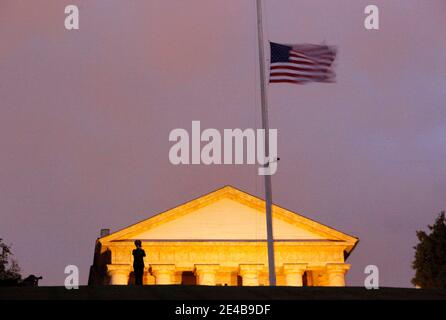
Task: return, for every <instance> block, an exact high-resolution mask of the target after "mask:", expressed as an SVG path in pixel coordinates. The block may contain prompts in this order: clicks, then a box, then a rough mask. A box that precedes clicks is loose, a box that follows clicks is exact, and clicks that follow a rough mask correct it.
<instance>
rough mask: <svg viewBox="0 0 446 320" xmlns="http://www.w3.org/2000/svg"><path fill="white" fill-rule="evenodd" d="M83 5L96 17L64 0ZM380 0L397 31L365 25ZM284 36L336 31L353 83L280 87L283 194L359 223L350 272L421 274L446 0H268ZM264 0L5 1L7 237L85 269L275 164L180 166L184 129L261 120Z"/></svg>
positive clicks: (278, 199)
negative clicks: (419, 246) (177, 152)
mask: <svg viewBox="0 0 446 320" xmlns="http://www.w3.org/2000/svg"><path fill="white" fill-rule="evenodd" d="M68 4H76V5H78V6H79V9H80V30H76V31H67V30H65V28H64V18H65V14H64V8H65V6H66V5H68ZM368 4H376V5H378V7H379V9H380V30H379V31H367V30H365V29H364V27H363V21H364V18H365V15H364V13H363V12H364V8H365V6H366V5H368ZM265 13H266V18H265V29H266V31H267V38H268V39H269V40H271V41H276V42H284V43H306V42H309V43H321V42H323V41H325V42H326V43H327V44H333V45H337V46H338V49H339V59H338V61H337V69H336V71H337V83H335V84H309V85H305V86H295V85H288V84H281V85H280V84H275V85H272V86H270V87H269V103H270V126H271V127H272V128H277V129H278V131H279V145H278V151H279V156H280V157H281V160H280V164H279V166H278V172H277V173H276V174H275V175H274V176H273V197H274V202H275V203H277V204H280V205H281V206H283V207H285V208H288V209H290V210H293V211H296V212H299V213H301V214H303V215H305V216H307V217H309V218H312V219H315V220H317V221H320V222H322V223H324V224H327V225H329V226H332V227H335V228H337V229H339V230H341V231H344V232H346V233H349V234H352V235H355V236H358V237H359V238H360V244H359V245H358V247H357V248H356V249H355V251H354V252H353V254H352V255H351V256H350V258H349V260H348V262H349V263H351V264H352V269H351V271H350V272H349V275H348V279H347V280H348V284H349V285H358V286H361V285H363V281H364V277H365V275H364V267H365V266H366V265H370V264H373V265H377V266H378V267H379V270H380V280H381V281H380V286H411V284H410V280H411V278H412V276H413V271H412V270H411V266H410V265H411V261H412V259H413V254H414V251H413V248H412V247H413V246H414V245H415V244H416V235H415V231H416V230H417V229H425V227H426V225H427V224H430V223H432V222H433V221H434V219H435V217H436V216H437V214H438V213H439V212H440V211H441V210H443V209H445V208H446V196H445V194H446V166H445V163H446V148H445V147H446V105H445V102H446V90H445V88H446V42H445V41H444V39H443V38H444V34H443V33H444V30H445V23H446V3H445V1H443V0H423V1H420V0H416V1H415V0H404V1H396V0H394V1H388V0H385V1H384V0H374V1H370V0H367V1H364V0H343V1H341V0H338V1H334V0H325V1H321V0H319V1H315V0H288V1H285V0H281V1H266V8H265ZM256 36H257V34H256V12H255V1H254V0H249V1H248V0H244V1H240V0H224V1H223V0H219V1H208V0H188V1H166V0H159V1H158V0H157V1H154V0H150V1H143V0H128V1H119V0H107V1H105V0H94V1H93V0H89V1H87V0H83V1H81V0H69V1H68V0H67V1H60V0H57V1H56V0H52V1H51V0H33V1H30V0H28V1H24V0H0V237H1V238H4V239H5V241H6V242H7V243H9V244H12V250H13V252H14V254H15V258H16V259H17V260H18V262H19V264H20V266H21V267H22V269H23V274H24V275H25V276H26V275H28V274H30V273H33V274H36V275H42V276H43V277H44V279H43V281H42V284H44V285H62V284H63V280H64V278H65V275H64V268H65V266H66V265H69V264H75V265H78V266H79V268H80V275H81V280H82V283H86V281H87V278H88V271H89V266H90V265H91V263H92V261H93V251H94V242H95V240H96V238H97V237H98V235H99V231H100V229H101V228H110V229H111V230H112V231H114V230H117V229H119V228H122V227H124V226H127V225H129V224H132V223H135V222H137V221H139V220H142V219H145V218H148V217H150V216H151V215H153V214H155V213H158V212H160V211H164V210H166V209H168V208H171V207H173V206H175V205H177V204H180V203H183V202H185V201H188V200H190V199H192V198H195V197H197V196H199V195H201V194H204V193H207V192H209V191H211V190H213V189H216V188H219V187H221V186H223V185H227V184H231V185H233V186H235V187H237V188H240V189H242V190H245V191H247V192H250V193H253V194H255V195H258V196H262V197H263V187H262V184H263V180H262V178H261V177H259V176H258V175H257V168H258V165H244V166H234V165H232V166H231V165H221V166H216V165H214V166H205V165H194V166H173V165H171V164H170V162H169V160H168V152H169V149H170V147H171V145H172V143H171V142H169V141H168V135H169V132H170V131H171V130H172V129H174V128H186V129H187V130H190V127H191V121H192V120H200V121H201V126H202V128H217V129H219V130H223V129H225V128H257V127H259V126H260V125H261V121H260V105H259V102H260V99H259V89H258V88H259V83H258V76H259V70H258V60H257V59H258V58H257V43H256V41H257V38H256Z"/></svg>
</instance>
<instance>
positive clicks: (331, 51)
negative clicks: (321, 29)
mask: <svg viewBox="0 0 446 320" xmlns="http://www.w3.org/2000/svg"><path fill="white" fill-rule="evenodd" d="M270 45H271V65H270V78H269V82H270V83H294V84H305V83H308V82H334V79H335V73H334V68H333V67H334V66H333V63H334V61H335V58H336V47H333V46H327V45H313V44H295V45H284V44H278V43H274V42H270Z"/></svg>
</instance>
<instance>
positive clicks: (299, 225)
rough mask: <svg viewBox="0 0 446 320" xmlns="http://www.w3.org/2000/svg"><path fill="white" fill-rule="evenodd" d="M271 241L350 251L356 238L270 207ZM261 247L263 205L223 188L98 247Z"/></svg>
mask: <svg viewBox="0 0 446 320" xmlns="http://www.w3.org/2000/svg"><path fill="white" fill-rule="evenodd" d="M273 228H274V239H275V240H285V241H338V242H345V243H346V247H347V251H350V250H351V249H352V248H353V247H354V245H355V244H356V242H357V241H358V240H357V239H356V238H355V237H352V236H349V235H347V234H345V233H342V232H339V231H337V230H335V229H333V228H330V227H327V226H325V225H323V224H320V223H318V222H316V221H313V220H311V219H308V218H306V217H303V216H301V215H299V214H297V213H294V212H292V211H289V210H286V209H283V208H281V207H279V206H276V205H274V206H273ZM134 239H140V240H146V241H151V240H152V241H164V240H165V241H193V240H197V241H203V240H209V241H212V240H215V241H237V240H239V241H252V240H258V241H262V240H265V239H266V215H265V202H264V201H263V200H262V199H260V198H257V197H255V196H253V195H250V194H248V193H245V192H243V191H240V190H238V189H236V188H234V187H232V186H226V187H224V188H221V189H218V190H216V191H214V192H211V193H209V194H206V195H204V196H202V197H199V198H197V199H195V200H192V201H189V202H187V203H185V204H183V205H180V206H178V207H175V208H173V209H171V210H168V211H165V212H163V213H161V214H158V215H155V216H153V217H151V218H149V219H146V220H144V221H141V222H139V223H137V224H134V225H132V226H130V227H127V228H124V229H122V230H119V231H117V232H115V233H112V234H110V235H108V236H106V237H104V238H101V239H100V240H101V242H102V241H122V240H134Z"/></svg>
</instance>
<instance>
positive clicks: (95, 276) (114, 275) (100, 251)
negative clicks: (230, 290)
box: [89, 186, 358, 286]
mask: <svg viewBox="0 0 446 320" xmlns="http://www.w3.org/2000/svg"><path fill="white" fill-rule="evenodd" d="M265 221H266V219H265V202H264V200H262V199H260V198H257V197H255V196H253V195H250V194H248V193H245V192H243V191H240V190H238V189H236V188H234V187H232V186H226V187H223V188H221V189H218V190H216V191H213V192H211V193H208V194H206V195H204V196H201V197H199V198H197V199H195V200H192V201H189V202H187V203H184V204H182V205H179V206H177V207H175V208H173V209H170V210H167V211H165V212H162V213H160V214H157V215H155V216H152V217H151V218H149V219H147V220H144V221H141V222H138V223H136V224H134V225H131V226H129V227H126V228H124V229H121V230H119V231H117V232H114V233H111V234H108V235H105V236H103V237H101V238H99V239H97V241H96V247H95V253H94V262H93V265H92V266H91V268H90V277H89V284H111V285H127V284H131V283H132V282H133V281H134V279H133V273H132V271H133V270H132V262H133V261H132V250H133V249H134V244H133V242H134V240H135V239H140V240H141V241H142V242H143V248H144V249H145V251H146V254H147V256H146V258H145V264H146V270H145V272H144V284H157V285H161V284H188V285H191V284H197V285H228V286H240V285H243V286H259V285H260V286H262V285H268V261H267V257H268V255H267V244H266V222H265ZM273 232H274V240H275V244H274V248H275V263H276V275H277V285H285V286H345V278H344V276H345V274H346V272H347V271H348V270H349V268H350V265H349V264H347V263H346V259H347V258H348V256H349V255H350V253H351V252H352V250H353V249H354V248H355V246H356V244H357V243H358V238H356V237H353V236H350V235H347V234H345V233H343V232H340V231H337V230H335V229H333V228H330V227H328V226H325V225H323V224H320V223H318V222H316V221H313V220H311V219H308V218H306V217H303V216H301V215H299V214H297V213H295V212H292V211H289V210H286V209H284V208H281V207H279V206H276V205H274V206H273Z"/></svg>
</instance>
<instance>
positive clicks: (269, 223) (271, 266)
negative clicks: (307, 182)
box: [256, 0, 276, 286]
mask: <svg viewBox="0 0 446 320" xmlns="http://www.w3.org/2000/svg"><path fill="white" fill-rule="evenodd" d="M256 5H257V29H258V31H257V34H258V43H259V44H258V46H259V62H260V91H261V105H262V128H263V129H264V130H265V141H264V143H265V155H267V157H268V161H267V162H266V164H265V167H266V168H267V167H269V164H270V162H271V161H275V159H269V123H268V98H267V95H266V77H265V52H264V42H263V22H262V16H263V13H262V0H256ZM268 173H269V172H266V174H265V175H264V178H265V202H266V237H267V244H268V271H269V272H268V273H269V285H270V286H275V285H276V268H275V261H274V239H273V219H272V203H273V201H272V187H271V175H270V174H268Z"/></svg>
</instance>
